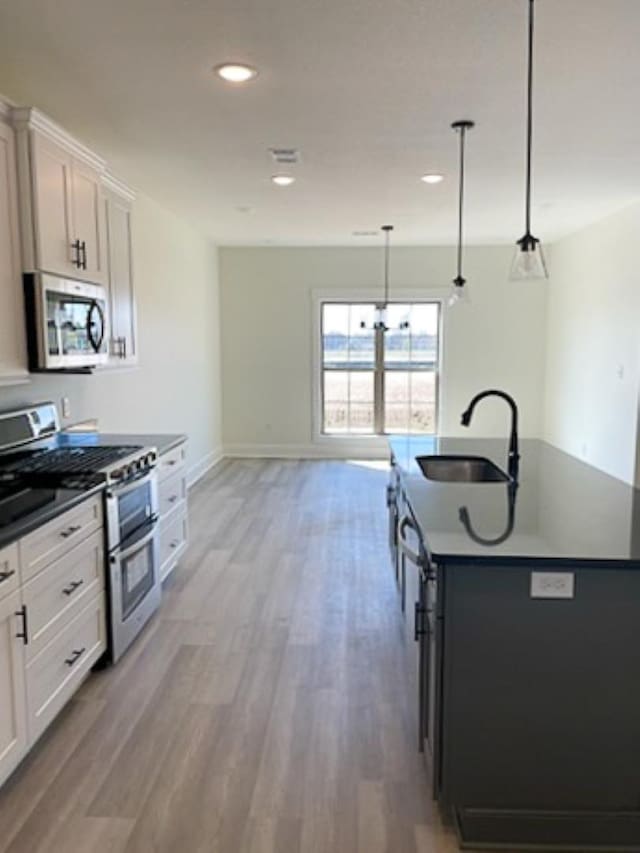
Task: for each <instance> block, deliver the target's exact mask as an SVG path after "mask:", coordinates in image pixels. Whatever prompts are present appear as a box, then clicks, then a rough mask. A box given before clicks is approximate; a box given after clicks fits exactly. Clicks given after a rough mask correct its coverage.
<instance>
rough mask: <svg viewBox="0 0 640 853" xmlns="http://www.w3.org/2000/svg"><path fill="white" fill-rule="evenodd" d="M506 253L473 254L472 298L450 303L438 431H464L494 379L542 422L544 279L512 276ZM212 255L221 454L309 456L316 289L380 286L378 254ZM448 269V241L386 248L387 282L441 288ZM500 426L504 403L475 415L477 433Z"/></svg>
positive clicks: (499, 430)
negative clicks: (472, 404)
mask: <svg viewBox="0 0 640 853" xmlns="http://www.w3.org/2000/svg"><path fill="white" fill-rule="evenodd" d="M511 254H512V250H511V248H510V247H499V248H471V249H469V250H468V252H467V255H466V275H467V278H468V280H469V283H470V288H471V292H472V295H473V301H472V304H471V305H469V306H458V307H456V308H455V309H453V310H445V321H444V355H443V376H442V383H441V389H442V396H441V432H442V433H443V434H448V435H453V434H459V433H461V432H464V434H469V432H468V431H466V430H463V428H461V427H460V425H459V418H460V413H461V412H462V411H463V409H464V408H465V407H466V405H467V403H468V401H469V399H470V398H471V396H472V395H473V394H475V393H476V392H477V391H479V390H481V389H483V388H487V387H489V386H495V387H498V388H503V389H505V390H507V391H509V392H511V393H512V394H513V395H514V396H515V398H516V400H517V401H518V403H519V406H520V410H521V432H522V435H523V436H537V435H539V434H540V431H541V429H542V407H543V376H544V343H545V328H546V326H545V324H546V289H547V285H546V284H540V283H527V284H517V285H516V284H512V283H509V282H508V281H507V274H508V269H509V265H510V261H511ZM219 255H220V286H221V313H222V317H223V318H224V322H223V328H222V353H223V355H222V372H223V395H224V414H223V442H224V445H225V450H228V451H229V452H231V453H238V454H242V453H258V454H259V453H271V454H278V453H286V452H291V453H292V454H296V453H297V454H301V455H308V454H313V455H315V454H316V453H317V452H318V450H317V448H314V447H313V445H312V416H311V413H312V399H311V389H312V381H311V380H312V347H313V340H312V293H313V291H314V290H323V291H326V290H328V289H329V290H331V289H334V288H335V289H336V290H337V291H340V292H342V293H345V292H352V291H356V292H357V291H365V290H366V291H370V290H371V289H374V291H375V292H379V289H380V287H381V279H382V262H383V255H382V250H381V249H380V248H354V249H347V248H327V249H321V248H320V249H315V248H313V249H312V248H223V249H220V250H219ZM454 265H455V255H454V250H453V249H450V248H424V249H422V248H392V255H391V277H392V289H393V291H394V292H395V293H396V294H397V295H400V294H401V291H402V290H403V288H406V289H410V290H412V291H415V290H420V291H421V292H422V293H423V294H424V295H425V296H431V295H433V294H434V293H439V294H440V295H442V292H443V290H442V288H443V286H444V287H446V286H447V284H448V282H449V281H450V280H451V278H452V275H453V269H454ZM434 289H435V290H434ZM507 430H508V410H507V408H506V406H505V405H504V403H502V402H501V401H486V402H485V403H483V404H482V405H481V407H479V408H478V409H477V410H476V414H475V415H474V422H473V425H472V428H471V432H472V433H474V434H476V435H498V436H504V435H506V434H507ZM339 443H340V442H339V440H337V439H336V444H335V445H332V447H333V448H335V450H334V451H333V452H335V453H336V454H337V455H341V454H342V453H344V452H348V451H345V450H344V448H340V450H338V446H339ZM323 452H326V451H323ZM328 452H330V453H331V452H332V451H331V450H330V451H328Z"/></svg>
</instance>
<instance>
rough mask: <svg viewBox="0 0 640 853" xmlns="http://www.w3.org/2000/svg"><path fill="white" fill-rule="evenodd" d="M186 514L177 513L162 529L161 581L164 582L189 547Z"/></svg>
mask: <svg viewBox="0 0 640 853" xmlns="http://www.w3.org/2000/svg"><path fill="white" fill-rule="evenodd" d="M187 536H188V524H187V514H186V512H179V513H176V515H175V517H174V516H171V518H170V519H169V520H168V522H165V523H164V524H162V525H161V527H160V579H161V580H164V579H165V577H166V576H167V575H168V574H169V572H170V571H171V569H172V568H173V567H174V566H175V564H176V562H177V561H178V560H179V559H180V557H181V556H182V554H183V553H184V551H185V550H186V547H187Z"/></svg>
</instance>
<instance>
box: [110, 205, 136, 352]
mask: <svg viewBox="0 0 640 853" xmlns="http://www.w3.org/2000/svg"><path fill="white" fill-rule="evenodd" d="M105 207H106V220H107V244H108V268H109V293H110V299H111V305H110V307H111V356H112V360H113V362H114V363H122V362H128V363H131V362H134V361H135V360H136V358H137V351H138V340H137V333H136V304H135V293H134V287H133V262H132V240H131V202H130V201H129V200H128V199H125V198H122V197H121V196H119V195H118V194H117V193H114V192H111V190H105Z"/></svg>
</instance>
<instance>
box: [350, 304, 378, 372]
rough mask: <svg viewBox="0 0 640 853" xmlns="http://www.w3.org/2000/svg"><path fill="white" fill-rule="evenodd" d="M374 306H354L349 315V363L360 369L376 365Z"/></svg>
mask: <svg viewBox="0 0 640 853" xmlns="http://www.w3.org/2000/svg"><path fill="white" fill-rule="evenodd" d="M374 320H375V306H374V305H352V306H351V312H350V315H349V363H350V364H351V365H352V366H354V367H355V366H358V367H371V368H372V367H373V365H374V364H375V359H376V355H375V344H376V341H375V332H374V329H373V322H374Z"/></svg>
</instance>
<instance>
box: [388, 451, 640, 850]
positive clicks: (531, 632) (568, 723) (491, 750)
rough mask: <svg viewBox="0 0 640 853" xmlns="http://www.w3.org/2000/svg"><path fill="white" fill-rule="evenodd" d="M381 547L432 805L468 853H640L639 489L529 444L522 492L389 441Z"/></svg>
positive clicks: (500, 460) (501, 461)
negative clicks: (450, 471)
mask: <svg viewBox="0 0 640 853" xmlns="http://www.w3.org/2000/svg"><path fill="white" fill-rule="evenodd" d="M390 447H391V459H392V469H391V483H390V486H389V489H388V505H389V519H390V531H389V533H390V547H391V553H392V555H393V564H394V569H395V571H396V574H397V578H398V584H399V588H400V591H401V601H402V604H403V608H404V611H405V616H406V625H407V631H406V633H407V645H408V648H409V649H410V653H409V654H410V660H411V661H412V668H415V669H414V671H415V674H416V683H417V686H418V694H419V708H420V713H419V741H420V745H421V748H423V749H424V753H425V758H426V760H427V764H428V767H429V769H430V773H431V778H432V784H433V792H434V796H435V797H436V798H437V799H438V800H439V802H440V804H441V806H442V809H443V811H444V813H445V814H447V815H448V816H449V817H450V818H451V819H452V820H453V822H454V824H455V826H456V829H457V831H458V834H459V839H460V843H461V845H462V846H463V847H467V848H482V847H486V848H492V849H496V848H500V847H501V848H503V849H507V850H517V849H548V850H602V851H604V850H607V851H614V850H640V642H639V641H640V571H638V569H640V492H638V491H636V490H634V489H633V488H631V487H629V486H627V485H625V484H624V483H621V482H619V481H617V480H615V479H613V478H612V477H609V476H607V475H606V474H603V473H602V472H600V471H597V470H595V469H593V468H591V467H590V466H588V465H586V464H584V463H582V462H580V461H578V460H576V459H574V458H572V457H570V456H568V455H567V454H564V453H562V452H561V451H559V450H557V449H555V448H553V447H551V446H549V445H547V444H545V443H544V442H539V441H523V442H522V443H521V447H520V453H521V460H520V468H519V476H518V482H517V484H514V483H513V482H511V481H507V482H490V483H475V482H438V481H434V480H429V479H427V478H426V477H425V476H424V475H423V473H422V471H421V469H420V467H419V465H418V463H417V462H416V458H417V457H419V456H424V455H467V456H472V455H475V456H481V457H486V458H488V459H489V460H491V461H492V462H493V463H495V464H497V465H498V466H499V467H501V468H502V469H506V464H505V456H506V442H504V441H501V440H492V439H480V440H474V439H448V438H422V437H398V438H396V437H392V438H391V439H390Z"/></svg>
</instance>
